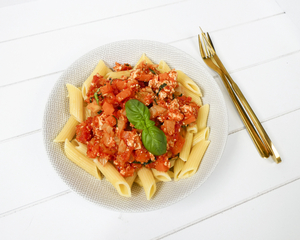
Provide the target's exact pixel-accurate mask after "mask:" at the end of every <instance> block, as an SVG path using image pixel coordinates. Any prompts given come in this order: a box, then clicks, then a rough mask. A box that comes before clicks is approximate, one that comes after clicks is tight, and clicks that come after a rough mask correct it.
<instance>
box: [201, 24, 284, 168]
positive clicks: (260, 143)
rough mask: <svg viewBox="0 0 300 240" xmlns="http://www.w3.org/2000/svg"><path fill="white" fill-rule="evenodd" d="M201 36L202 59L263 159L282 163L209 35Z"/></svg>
mask: <svg viewBox="0 0 300 240" xmlns="http://www.w3.org/2000/svg"><path fill="white" fill-rule="evenodd" d="M200 29H201V28H200ZM201 31H202V29H201ZM201 35H202V38H203V40H202V42H201V38H200V35H198V41H199V48H200V53H201V57H202V59H203V60H204V62H205V63H206V64H207V65H208V66H209V67H210V68H212V69H213V70H214V71H216V72H217V73H218V74H219V75H220V77H221V79H222V81H223V83H224V85H225V87H226V89H227V91H228V93H229V95H230V97H231V99H232V101H233V103H234V105H235V107H236V109H237V110H238V113H239V115H240V116H241V119H242V121H243V123H244V125H245V127H246V129H247V131H248V133H249V135H250V137H251V138H252V140H253V142H254V144H255V146H256V148H257V150H258V152H259V153H260V155H261V157H263V158H268V157H269V156H270V155H271V156H272V158H273V160H274V161H275V162H276V163H280V162H281V158H280V156H279V154H278V152H277V150H276V149H275V146H274V145H273V143H272V142H271V140H270V138H269V136H268V135H267V133H266V131H265V130H264V128H263V127H262V125H261V123H260V121H259V120H258V118H257V117H256V115H255V113H254V112H253V110H252V108H251V107H250V105H249V103H248V102H247V100H246V98H245V97H244V95H243V93H242V92H241V90H240V89H239V87H238V86H237V84H236V83H235V82H234V81H233V79H232V78H231V76H230V75H229V73H228V72H227V70H226V68H225V67H224V65H223V64H222V62H221V60H220V59H219V57H218V56H217V54H216V52H215V49H214V47H213V44H212V41H211V39H210V36H209V34H208V33H207V35H205V34H204V33H203V31H202V34H201Z"/></svg>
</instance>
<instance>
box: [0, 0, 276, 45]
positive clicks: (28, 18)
mask: <svg viewBox="0 0 300 240" xmlns="http://www.w3.org/2000/svg"><path fill="white" fill-rule="evenodd" d="M204 4H205V8H203V7H202V6H203V5H204ZM216 5H217V6H218V8H215V6H216ZM226 6H235V8H234V9H228V10H229V11H228V10H227V11H226V13H225V12H224V11H223V9H224V8H225V7H226ZM158 7H160V8H161V9H162V10H160V9H158ZM236 9H238V11H236ZM139 11H140V12H143V13H140V14H138V15H140V16H141V15H144V17H142V18H140V17H139V16H138V17H137V18H135V21H133V22H131V21H126V22H127V24H120V23H123V21H118V23H119V24H118V25H119V26H121V27H123V28H125V29H127V28H128V26H129V25H133V26H136V27H137V26H139V23H138V22H140V23H141V25H140V26H142V25H143V24H144V23H145V22H147V20H146V19H151V21H149V23H151V22H154V23H155V22H156V21H157V20H155V19H154V18H153V17H150V16H151V14H153V12H155V18H156V19H158V20H159V21H160V23H161V24H163V22H165V23H167V24H168V25H169V26H170V27H171V25H172V24H174V23H175V22H174V21H176V23H177V22H178V21H184V18H189V19H190V20H196V19H197V18H198V16H201V15H202V16H203V19H205V18H206V17H209V18H210V19H211V17H214V16H219V17H221V18H222V22H220V23H219V25H218V29H220V28H223V27H224V26H226V27H227V26H230V25H233V24H239V23H242V22H247V21H251V20H256V19H260V18H263V17H266V16H271V15H274V14H278V13H280V12H282V10H281V9H280V8H279V7H278V5H277V4H276V3H275V2H274V1H268V0H261V1H260V0H253V1H251V2H244V3H242V2H241V1H238V0H229V1H226V2H224V1H217V2H214V3H210V2H207V1H204V0H201V1H199V0H192V1H182V0H181V1H180V0H177V1H173V0H163V1H162V0H152V1H137V0H135V1H130V3H128V2H126V1H118V0H111V1H105V2H103V1H95V0H85V1H82V0H76V1H72V0H64V1H59V0H53V1H36V2H31V3H27V4H22V5H17V6H11V7H8V8H6V9H0V32H5V34H2V35H0V42H3V41H8V40H10V39H17V38H21V37H25V36H28V35H35V34H38V33H44V32H48V31H54V30H57V29H62V28H68V27H71V26H76V25H80V24H86V23H89V22H95V21H101V20H105V19H109V18H113V17H118V16H124V15H126V14H130V13H135V12H139ZM166 11H167V12H168V15H172V16H174V15H176V14H178V15H177V16H176V19H177V20H176V19H172V20H171V21H170V20H168V21H165V16H166V15H165V13H166ZM174 11H175V12H174ZM45 13H46V14H45ZM149 13H151V14H149ZM186 13H189V14H186ZM211 13H214V14H215V15H213V14H211ZM225 14H226V15H225ZM152 16H153V15H152ZM178 16H184V17H178ZM191 16H192V18H193V19H191ZM225 16H226V17H225ZM148 17H150V18H148ZM170 17H171V16H170ZM1 19H3V20H5V21H1ZM138 19H139V21H136V20H138ZM168 19H171V18H168ZM145 20H146V21H145ZM197 22H198V21H190V22H189V25H188V26H192V25H191V24H196V26H197V25H198V24H200V23H201V24H202V23H203V22H202V21H201V22H200V21H199V22H198V23H197ZM210 22H211V23H210V24H209V26H212V25H211V24H212V22H213V21H210ZM7 23H9V26H10V27H9V28H8V26H7ZM152 26H156V25H152ZM179 26H180V25H178V24H176V25H175V26H173V28H174V27H175V28H178V27H179ZM182 26H184V25H183V24H182ZM111 27H113V28H112V29H114V30H115V27H116V26H111ZM8 29H9V31H8ZM139 30H142V29H139ZM156 30H157V29H156ZM100 32H102V31H100ZM178 33H179V32H178ZM180 35H181V34H180Z"/></svg>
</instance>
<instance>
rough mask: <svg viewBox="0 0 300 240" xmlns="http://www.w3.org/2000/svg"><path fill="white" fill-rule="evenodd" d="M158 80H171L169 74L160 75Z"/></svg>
mask: <svg viewBox="0 0 300 240" xmlns="http://www.w3.org/2000/svg"><path fill="white" fill-rule="evenodd" d="M158 79H159V81H163V80H168V79H169V74H168V73H166V72H165V73H161V74H159V75H158Z"/></svg>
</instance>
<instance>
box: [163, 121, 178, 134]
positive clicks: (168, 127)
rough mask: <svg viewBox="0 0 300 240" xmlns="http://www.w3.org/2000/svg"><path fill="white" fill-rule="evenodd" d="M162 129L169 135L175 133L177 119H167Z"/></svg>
mask: <svg viewBox="0 0 300 240" xmlns="http://www.w3.org/2000/svg"><path fill="white" fill-rule="evenodd" d="M161 130H163V131H164V132H165V133H167V134H169V135H173V134H174V133H175V121H172V120H165V121H164V124H163V125H162V126H161Z"/></svg>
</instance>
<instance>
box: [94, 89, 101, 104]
mask: <svg viewBox="0 0 300 240" xmlns="http://www.w3.org/2000/svg"><path fill="white" fill-rule="evenodd" d="M99 91H100V88H98V90H97V92H95V93H94V97H95V99H96V101H97V104H99V98H98V92H99Z"/></svg>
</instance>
